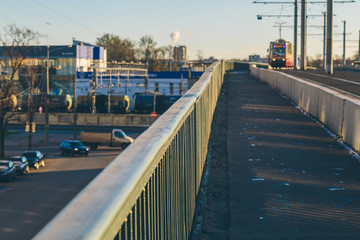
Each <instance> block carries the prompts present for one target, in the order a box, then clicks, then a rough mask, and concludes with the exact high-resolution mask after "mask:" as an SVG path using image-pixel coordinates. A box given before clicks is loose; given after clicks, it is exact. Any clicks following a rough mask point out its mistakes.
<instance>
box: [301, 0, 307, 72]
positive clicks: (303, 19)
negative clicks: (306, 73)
mask: <svg viewBox="0 0 360 240" xmlns="http://www.w3.org/2000/svg"><path fill="white" fill-rule="evenodd" d="M306 5H307V0H301V66H300V69H301V70H306V65H307V62H306V57H307V56H306V38H307V36H306V35H307V26H306V22H307V16H306V15H307V14H306V8H307V7H306Z"/></svg>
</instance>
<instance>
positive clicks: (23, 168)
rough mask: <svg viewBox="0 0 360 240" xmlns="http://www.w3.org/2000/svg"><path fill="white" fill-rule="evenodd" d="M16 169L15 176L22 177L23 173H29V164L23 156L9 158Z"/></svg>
mask: <svg viewBox="0 0 360 240" xmlns="http://www.w3.org/2000/svg"><path fill="white" fill-rule="evenodd" d="M10 161H12V162H13V163H14V165H15V167H16V173H17V175H22V174H24V173H29V171H30V167H29V162H28V161H27V159H26V157H24V156H13V157H11V158H10Z"/></svg>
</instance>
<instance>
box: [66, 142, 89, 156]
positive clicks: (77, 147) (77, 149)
mask: <svg viewBox="0 0 360 240" xmlns="http://www.w3.org/2000/svg"><path fill="white" fill-rule="evenodd" d="M89 150H90V149H89V148H88V147H86V146H85V145H84V144H83V143H82V142H81V141H78V140H65V141H62V142H61V144H60V154H61V155H63V154H65V153H68V154H71V156H74V155H75V154H83V155H84V156H87V155H88V154H89Z"/></svg>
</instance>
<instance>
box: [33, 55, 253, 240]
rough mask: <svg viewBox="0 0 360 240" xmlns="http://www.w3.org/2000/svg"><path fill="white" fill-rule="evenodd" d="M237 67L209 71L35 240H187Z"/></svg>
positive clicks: (225, 65) (228, 65) (215, 66)
mask: <svg viewBox="0 0 360 240" xmlns="http://www.w3.org/2000/svg"><path fill="white" fill-rule="evenodd" d="M236 64H237V63H234V62H225V61H221V62H217V63H214V64H213V65H211V66H210V67H209V68H208V70H207V71H206V72H205V73H204V74H203V76H202V77H201V78H200V80H199V81H198V82H197V83H196V84H195V85H194V86H193V87H192V88H191V89H190V90H189V91H188V92H187V94H186V95H184V96H183V97H182V98H181V99H180V100H179V101H177V102H176V103H175V104H174V105H173V106H172V107H171V108H170V109H169V110H168V111H167V112H166V113H165V114H163V115H162V116H161V117H160V118H159V119H158V120H157V121H156V122H155V123H154V124H153V125H152V126H151V127H150V128H149V129H148V130H146V131H145V132H144V133H143V134H142V135H141V136H140V137H139V138H137V139H136V141H135V142H134V143H132V144H131V145H130V146H129V147H128V148H127V149H126V151H124V152H123V153H122V154H120V155H119V156H118V157H117V158H116V159H114V161H113V162H112V163H111V164H110V165H109V166H108V167H106V168H105V169H104V170H103V171H102V172H101V173H100V174H99V175H98V176H97V177H96V178H95V179H94V180H93V181H92V182H91V183H90V184H89V185H88V186H87V187H86V188H85V189H84V190H82V191H81V192H80V193H79V194H78V195H77V196H76V197H75V198H74V199H73V200H72V201H71V202H70V203H69V204H68V205H67V206H66V207H65V208H64V209H63V210H62V211H61V212H60V213H59V214H58V215H57V216H56V217H55V218H54V219H53V220H52V221H51V222H50V223H49V224H48V225H47V226H45V228H44V229H42V231H41V232H39V233H38V234H37V235H36V236H35V239H46V240H48V239H87V240H88V239H187V238H188V237H189V235H190V231H191V227H192V222H193V216H194V212H195V207H196V197H197V194H198V191H199V187H200V182H201V177H202V172H203V168H204V164H205V160H206V155H207V149H208V141H209V137H210V131H211V122H212V118H213V113H214V110H215V107H216V102H217V98H218V95H219V92H220V89H221V85H222V82H223V79H224V74H225V71H226V70H230V69H234V68H237V67H236ZM247 68H248V65H247Z"/></svg>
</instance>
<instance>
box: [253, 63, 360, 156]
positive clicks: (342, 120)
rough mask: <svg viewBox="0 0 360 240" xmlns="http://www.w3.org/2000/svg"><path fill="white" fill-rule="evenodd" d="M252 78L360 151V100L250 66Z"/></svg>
mask: <svg viewBox="0 0 360 240" xmlns="http://www.w3.org/2000/svg"><path fill="white" fill-rule="evenodd" d="M250 72H251V74H252V75H253V76H255V77H257V78H259V79H260V80H262V81H264V82H267V83H268V84H269V85H270V86H271V87H273V88H275V89H278V90H279V91H280V92H281V93H283V94H284V95H286V96H287V97H289V98H290V99H292V100H293V101H294V102H295V103H296V104H297V105H298V106H299V107H301V108H302V109H303V110H304V111H306V112H308V113H309V114H311V115H312V116H313V117H315V118H316V119H318V120H319V121H320V122H322V123H323V124H324V125H325V126H326V127H327V128H329V129H330V130H331V131H332V132H334V133H335V134H337V135H338V136H339V137H341V138H342V139H343V140H344V141H345V142H346V143H347V144H349V145H350V146H352V147H353V148H354V149H355V150H356V151H360V99H359V98H356V97H352V96H349V95H345V94H343V93H342V92H339V91H335V90H333V89H331V88H328V87H325V86H323V85H320V84H316V83H313V82H308V81H304V80H302V79H299V78H296V77H293V76H290V75H288V74H285V73H282V72H276V71H272V70H268V69H260V68H256V67H254V66H251V67H250Z"/></svg>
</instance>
